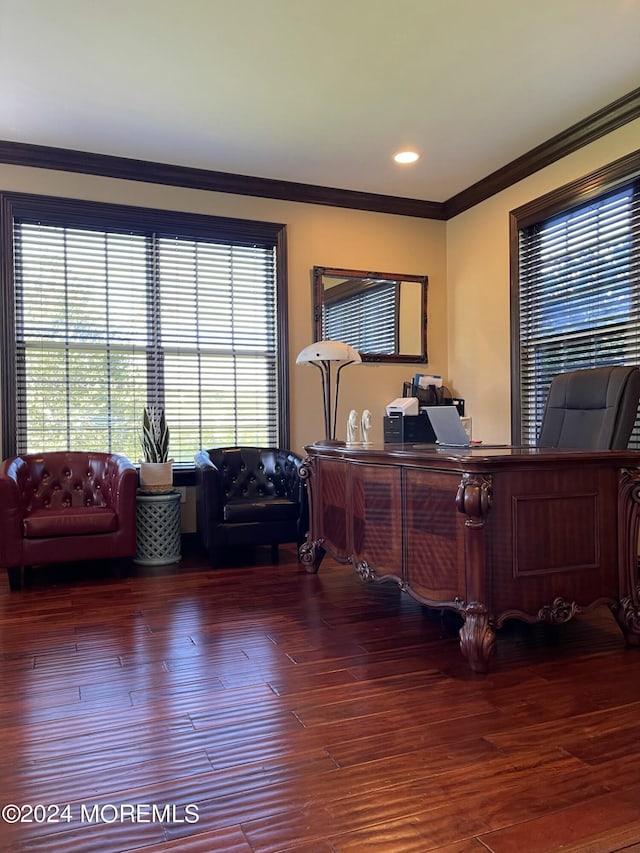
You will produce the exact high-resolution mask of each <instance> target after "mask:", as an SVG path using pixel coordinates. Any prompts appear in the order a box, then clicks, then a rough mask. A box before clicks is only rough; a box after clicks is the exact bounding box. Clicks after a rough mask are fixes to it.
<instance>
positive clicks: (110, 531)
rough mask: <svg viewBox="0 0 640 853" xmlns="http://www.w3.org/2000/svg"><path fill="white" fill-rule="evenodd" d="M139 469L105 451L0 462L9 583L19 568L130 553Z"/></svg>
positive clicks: (2, 544) (0, 562) (1, 548)
mask: <svg viewBox="0 0 640 853" xmlns="http://www.w3.org/2000/svg"><path fill="white" fill-rule="evenodd" d="M137 486H138V475H137V471H136V469H135V467H134V466H133V465H132V464H131V462H130V461H129V460H128V459H127V458H126V457H125V456H120V455H118V454H112V453H93V452H66V451H60V452H52V453H41V454H27V455H24V456H14V457H12V458H10V459H6V460H5V461H4V462H3V463H2V467H1V468H0V568H6V569H7V572H8V575H9V586H10V587H11V589H19V588H20V586H21V585H22V574H23V570H24V568H25V566H33V565H36V564H46V563H60V562H72V561H75V560H102V559H112V558H121V557H132V556H134V554H135V551H136V489H137Z"/></svg>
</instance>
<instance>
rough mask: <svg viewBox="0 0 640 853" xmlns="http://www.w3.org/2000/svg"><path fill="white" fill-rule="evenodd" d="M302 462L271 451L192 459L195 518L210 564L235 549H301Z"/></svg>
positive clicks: (232, 451) (204, 453) (202, 454)
mask: <svg viewBox="0 0 640 853" xmlns="http://www.w3.org/2000/svg"><path fill="white" fill-rule="evenodd" d="M301 464H302V459H301V457H300V456H297V455H296V454H295V453H291V452H290V451H288V450H282V449H280V448H275V447H215V448H212V449H211V450H200V451H199V452H198V453H196V455H195V465H196V513H197V526H198V532H199V535H200V539H201V541H202V544H203V546H204V548H205V550H206V552H207V555H208V557H209V560H210V561H211V563H212V565H214V566H216V565H219V563H220V561H221V559H222V553H223V551H224V549H225V548H227V547H229V546H234V545H271V556H272V559H273V560H274V562H275V561H277V559H278V545H279V544H280V543H284V542H295V543H297V545H298V546H300V545H301V544H302V543H303V541H304V538H305V536H306V533H307V527H308V524H307V518H308V512H307V495H306V487H305V485H304V482H303V481H302V480H301V478H300V477H299V474H298V472H299V469H300V465H301Z"/></svg>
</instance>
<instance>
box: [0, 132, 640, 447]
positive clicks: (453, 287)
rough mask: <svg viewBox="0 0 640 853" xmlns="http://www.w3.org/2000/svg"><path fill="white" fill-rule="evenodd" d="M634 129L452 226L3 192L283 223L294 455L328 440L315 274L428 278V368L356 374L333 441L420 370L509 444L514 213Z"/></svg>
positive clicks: (32, 174)
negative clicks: (353, 414) (308, 362)
mask: <svg viewBox="0 0 640 853" xmlns="http://www.w3.org/2000/svg"><path fill="white" fill-rule="evenodd" d="M639 141H640V120H639V121H636V122H633V123H631V124H628V125H626V126H625V127H623V128H621V129H619V130H617V131H614V132H613V133H611V134H609V135H608V136H606V137H604V138H603V139H600V140H598V141H596V142H594V143H592V144H591V145H589V146H587V147H585V148H583V149H581V150H580V151H578V152H576V153H575V154H572V155H570V156H569V157H566V158H564V159H563V160H561V161H559V162H557V163H554V164H553V165H552V166H549V167H547V168H546V169H544V170H541V171H540V172H538V173H537V174H535V175H532V176H531V177H529V178H527V179H525V180H523V181H521V182H520V183H518V184H517V185H515V186H513V187H510V188H509V189H507V190H505V191H503V192H501V193H499V194H497V195H496V196H494V197H492V198H491V199H488V200H487V201H485V202H483V203H481V204H479V205H476V206H475V207H474V208H472V209H471V210H468V211H466V212H465V213H462V214H460V215H459V216H457V217H456V218H454V219H452V220H450V221H449V222H447V223H444V222H435V221H429V220H423V219H417V218H413V217H402V216H390V215H386V214H378V213H367V212H360V211H351V210H341V209H339V208H332V207H324V206H320V205H310V204H296V203H293V202H284V201H272V200H269V199H254V198H248V197H243V196H233V195H228V194H224V193H210V192H201V191H198V190H188V189H181V188H175V187H164V186H160V185H154V184H145V183H137V182H133V181H121V180H112V179H108V178H98V177H92V176H88V175H73V174H66V173H62V172H55V171H47V170H42V169H28V168H23V167H17V166H2V165H0V188H2V189H3V190H14V191H21V192H32V193H42V194H49V195H57V196H67V197H74V198H84V199H93V200H99V201H105V202H114V203H118V204H134V205H143V206H150V207H158V208H167V209H173V210H184V211H188V212H195V213H205V214H215V215H219V216H232V217H233V216H236V217H241V218H248V219H262V220H268V221H272V222H282V223H285V224H286V225H287V240H288V264H289V363H290V386H291V445H292V448H293V449H295V450H297V451H301V450H302V448H303V446H304V445H305V444H308V443H310V442H312V441H314V440H315V439H316V438H318V437H320V436H321V435H322V432H323V427H322V411H321V401H320V386H319V376H318V374H317V371H316V370H315V369H314V368H312V367H308V366H296V365H295V357H296V355H297V353H298V352H299V350H301V349H302V348H303V347H304V346H306V345H307V344H308V343H310V342H311V339H312V322H311V269H312V267H313V266H314V265H318V266H333V267H343V268H346V269H371V270H379V271H383V272H397V273H410V274H418V275H427V276H428V277H429V305H428V323H429V332H428V335H429V346H428V349H429V363H428V365H420V364H415V365H412V364H400V365H381V364H363V365H358V366H354V367H349V368H347V369H346V370H345V371H344V372H343V374H342V379H341V395H342V396H341V400H342V405H341V409H340V414H339V420H338V434H339V436H342V437H344V435H345V432H346V418H347V413H348V411H349V409H351V408H355V409H357V410H358V411H362V409H364V408H368V409H370V410H371V412H372V416H373V429H372V434H371V438H372V439H373V440H378V439H380V438H381V437H382V417H383V414H384V407H385V405H386V403H388V402H389V401H390V400H391V399H393V398H394V397H397V396H399V395H400V394H401V393H402V382H403V381H404V380H405V379H408V378H410V377H411V376H412V375H413V374H414V373H415V372H416V370H420V371H422V370H425V369H427V370H428V372H430V373H436V374H441V375H442V376H443V378H444V381H445V384H447V385H448V386H449V387H450V388H451V390H452V391H453V392H454V393H455V394H457V395H460V396H463V397H465V399H466V401H467V414H469V415H471V416H472V417H473V432H474V437H476V438H483V439H484V440H485V441H491V442H508V441H509V440H510V345H509V332H510V329H509V211H511V210H513V209H514V208H516V207H519V206H520V205H523V204H525V203H526V202H529V201H531V200H532V199H535V198H537V197H539V196H541V195H543V194H545V193H547V192H550V191H551V190H553V189H555V188H557V187H560V186H562V185H563V184H566V183H568V182H569V181H572V180H575V179H576V178H579V177H581V176H583V175H585V174H587V173H589V172H591V171H593V170H594V169H596V168H598V167H600V166H602V165H605V164H607V163H610V162H611V161H613V160H615V159H617V158H618V157H622V156H623V155H625V154H628V153H629V152H631V151H634V150H636V149H637V148H638V142H639Z"/></svg>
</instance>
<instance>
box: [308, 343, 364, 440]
mask: <svg viewBox="0 0 640 853" xmlns="http://www.w3.org/2000/svg"><path fill="white" fill-rule="evenodd" d="M361 361H362V359H361V358H360V353H359V352H358V350H356V349H354V348H353V347H352V346H350V345H349V344H343V343H342V342H341V341H316V343H313V344H309V346H308V347H305V348H304V349H303V350H302V352H300V353H298V357H297V358H296V364H313V365H314V366H315V367H317V368H318V370H319V371H320V375H321V376H322V401H323V404H324V432H325V438H324V440H323V441H322V442H316V443H322V444H337V445H340V444H344V441H339V440H336V417H337V413H338V388H339V385H340V371H341V370H342V369H343V368H344V367H346V366H347V365H348V364H356V363H359V362H361ZM332 363H333V364H334V365H335V367H336V371H335V396H334V401H333V426H332V424H331V364H332Z"/></svg>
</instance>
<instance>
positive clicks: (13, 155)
mask: <svg viewBox="0 0 640 853" xmlns="http://www.w3.org/2000/svg"><path fill="white" fill-rule="evenodd" d="M637 118H640V88H638V89H634V91H632V92H629V93H628V94H627V95H624V96H623V97H622V98H618V100H617V101H614V102H613V103H611V104H609V105H607V106H606V107H603V108H602V109H601V110H598V111H597V112H595V113H593V114H592V115H590V116H588V117H587V118H586V119H583V120H582V121H579V122H577V124H574V125H572V126H571V127H569V128H568V129H567V130H565V131H563V132H562V133H559V134H557V135H556V136H554V137H552V138H551V139H549V140H547V141H546V142H543V143H542V144H541V145H538V146H537V147H536V148H533V149H531V151H528V152H527V153H526V154H523V155H522V156H521V157H518V158H517V159H516V160H512V161H511V163H508V164H507V165H506V166H503V167H502V168H500V169H498V170H496V171H495V172H492V174H490V175H488V176H487V177H485V178H482V180H480V181H478V182H477V183H475V184H472V185H471V186H470V187H467V189H465V190H462V191H461V192H459V193H457V194H456V195H454V196H452V197H451V198H450V199H448V200H447V201H445V202H437V201H423V200H421V199H416V198H403V197H400V196H388V195H382V194H379V193H366V192H358V191H356V190H343V189H338V188H336V187H321V186H315V185H314V184H299V183H295V182H294V181H278V180H273V179H271V178H255V177H250V176H248V175H234V174H232V173H229V172H215V171H210V170H209V169H196V168H193V167H190V166H174V165H170V164H166V163H154V162H151V161H147V160H134V159H131V158H128V157H114V156H111V155H109V154H94V153H90V152H87V151H74V150H71V149H67V148H50V147H48V146H46V145H31V144H30V143H26V142H8V141H0V163H6V164H9V165H14V166H30V167H33V168H39V169H55V170H60V171H64V172H77V173H82V174H87V175H98V176H101V177H106V178H120V179H123V180H128V181H144V182H146V183H152V184H164V185H166V186H177V187H187V188H189V189H197V190H206V191H210V192H221V193H232V194H234V195H245V196H255V197H260V198H271V199H278V200H281V201H294V202H300V203H303V204H322V205H327V206H329V207H343V208H348V209H352V210H366V211H370V212H372V213H390V214H395V215H398V216H414V217H418V218H422V219H438V220H447V219H451V218H452V217H454V216H458V214H460V213H463V212H464V211H465V210H468V209H469V208H471V207H474V206H475V205H476V204H479V203H480V202H482V201H485V200H486V199H487V198H490V197H491V196H493V195H495V194H496V193H498V192H501V191H502V190H505V189H507V187H510V186H512V185H513V184H516V183H518V181H521V180H523V178H527V177H529V175H532V174H534V173H535V172H537V171H539V170H540V169H543V168H544V167H545V166H549V165H550V164H551V163H554V162H556V161H557V160H560V159H562V158H563V157H566V156H567V155H568V154H571V153H573V152H574V151H577V150H578V149H579V148H582V147H583V146H585V145H588V144H589V143H590V142H593V141H595V140H596V139H599V138H600V137H601V136H605V135H606V134H607V133H611V131H613V130H616V129H617V128H619V127H622V126H623V125H624V124H627V123H628V122H630V121H634V120H635V119H637Z"/></svg>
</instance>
